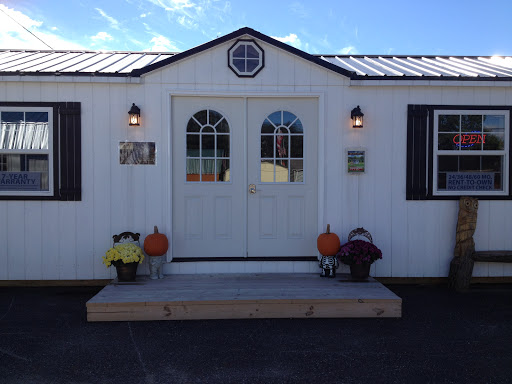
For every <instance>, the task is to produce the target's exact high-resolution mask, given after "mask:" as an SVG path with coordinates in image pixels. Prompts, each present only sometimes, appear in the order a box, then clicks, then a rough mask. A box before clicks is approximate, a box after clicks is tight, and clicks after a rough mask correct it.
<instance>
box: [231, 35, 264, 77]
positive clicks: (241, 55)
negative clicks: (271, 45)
mask: <svg viewBox="0 0 512 384" xmlns="http://www.w3.org/2000/svg"><path fill="white" fill-rule="evenodd" d="M264 62H265V61H264V52H263V49H261V47H260V46H259V45H258V44H257V43H256V42H255V41H254V40H237V41H236V43H235V44H233V46H232V47H231V48H229V50H228V66H229V68H230V69H231V70H232V71H233V72H234V73H235V74H236V75H237V76H238V77H254V76H256V75H257V74H258V72H259V71H261V70H262V69H263V66H264Z"/></svg>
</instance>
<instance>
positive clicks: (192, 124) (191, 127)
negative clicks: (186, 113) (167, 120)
mask: <svg viewBox="0 0 512 384" xmlns="http://www.w3.org/2000/svg"><path fill="white" fill-rule="evenodd" d="M200 130H201V126H200V125H199V124H197V123H196V121H195V120H194V119H190V120H189V121H188V124H187V132H199V131H200Z"/></svg>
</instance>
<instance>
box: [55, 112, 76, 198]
mask: <svg viewBox="0 0 512 384" xmlns="http://www.w3.org/2000/svg"><path fill="white" fill-rule="evenodd" d="M59 142H60V145H59V174H60V175H59V176H60V180H59V181H60V183H59V184H60V189H59V195H60V200H64V201H80V200H82V160H81V159H82V142H81V115H80V103H75V102H68V103H60V105H59Z"/></svg>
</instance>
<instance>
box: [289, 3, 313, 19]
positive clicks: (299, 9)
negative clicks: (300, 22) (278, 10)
mask: <svg viewBox="0 0 512 384" xmlns="http://www.w3.org/2000/svg"><path fill="white" fill-rule="evenodd" d="M290 10H291V11H292V12H293V13H294V14H295V15H296V16H298V17H300V18H303V19H305V18H306V17H308V16H309V14H308V12H307V11H306V7H304V4H302V3H298V2H296V3H293V4H291V5H290Z"/></svg>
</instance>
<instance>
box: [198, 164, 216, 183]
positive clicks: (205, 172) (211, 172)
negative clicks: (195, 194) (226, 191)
mask: <svg viewBox="0 0 512 384" xmlns="http://www.w3.org/2000/svg"><path fill="white" fill-rule="evenodd" d="M201 181H216V173H215V160H205V159H203V160H201Z"/></svg>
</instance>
